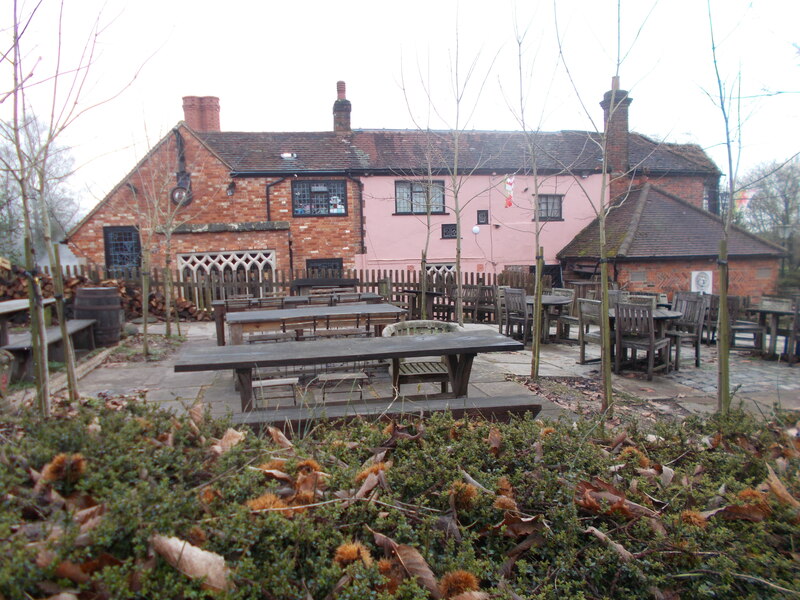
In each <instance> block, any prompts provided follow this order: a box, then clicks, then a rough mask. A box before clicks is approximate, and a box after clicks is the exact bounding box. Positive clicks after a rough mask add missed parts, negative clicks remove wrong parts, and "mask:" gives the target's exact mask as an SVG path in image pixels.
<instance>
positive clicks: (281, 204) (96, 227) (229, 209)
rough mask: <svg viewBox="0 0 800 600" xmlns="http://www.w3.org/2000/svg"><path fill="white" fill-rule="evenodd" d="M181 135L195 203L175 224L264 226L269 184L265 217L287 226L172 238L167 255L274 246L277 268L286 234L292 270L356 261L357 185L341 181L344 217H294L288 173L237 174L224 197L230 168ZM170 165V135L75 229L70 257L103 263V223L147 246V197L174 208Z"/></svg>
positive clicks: (284, 255)
mask: <svg viewBox="0 0 800 600" xmlns="http://www.w3.org/2000/svg"><path fill="white" fill-rule="evenodd" d="M182 135H183V138H184V141H185V156H186V170H187V171H188V172H189V173H191V182H192V192H193V200H192V202H191V203H189V204H188V205H186V206H184V207H182V208H180V209H179V210H178V211H177V213H175V223H176V224H189V225H201V224H210V223H226V224H233V223H253V222H260V223H263V222H265V221H267V220H268V218H267V215H268V209H267V200H266V198H267V185H268V184H275V185H273V186H272V187H271V188H270V191H269V204H270V206H269V220H270V221H273V222H274V221H284V222H288V223H289V230H286V229H282V230H277V231H252V232H234V231H229V232H223V233H192V234H181V235H176V236H174V239H173V246H174V251H173V259H174V255H175V254H178V253H186V252H216V251H232V250H264V249H270V250H275V251H276V258H277V262H278V265H277V267H278V268H281V269H288V268H289V266H290V265H289V252H290V250H289V241H290V239H291V243H292V244H291V248H292V253H293V261H292V262H293V265H292V266H294V268H305V264H306V263H305V261H306V260H307V259H323V258H324V259H329V258H341V259H342V261H343V265H344V267H345V268H353V267H354V266H355V258H354V257H355V254H356V253H359V252H360V251H361V229H360V221H361V198H360V190H359V186H358V184H357V183H356V182H353V181H351V180H346V181H347V215H344V216H330V217H303V218H293V217H292V201H291V195H292V178H286V179H284V180H283V181H281V180H280V178H277V177H274V178H266V177H257V178H247V179H245V178H237V179H236V181H235V183H236V189H235V192H234V194H233V196H228V195H227V193H226V189H227V187H228V184H229V183H230V182H231V178H230V175H229V172H230V169H229V168H228V167H227V166H226V165H225V164H223V163H222V162H220V161H219V160H218V159H217V158H216V157H215V156H214V155H212V154H211V153H209V152H208V151H207V150H206V149H205V147H204V146H202V145H201V144H200V143H199V142H198V141H197V140H196V138H194V137H193V136H192V135H191V134H190V133H188V131H186V130H185V129H182ZM176 165H177V156H176V148H175V138H174V136H173V135H172V134H171V133H170V134H169V135H167V136H166V137H165V138H164V139H163V140H162V141H161V142H159V144H158V145H157V146H156V147H155V148H154V149H153V150H152V151H151V152H150V154H149V155H148V157H147V158H146V159H145V160H144V161H143V162H142V163H140V165H139V166H138V167H137V168H135V169H134V170H133V171H132V172H131V173H129V174H128V176H127V177H126V178H125V179H123V180H122V181H121V182H120V184H119V185H118V186H117V188H115V189H114V190H113V191H112V192H111V193H110V194H109V196H108V197H107V198H106V199H105V200H104V201H103V202H101V203H100V204H99V205H98V207H97V208H95V209H94V210H93V211H92V212H91V213H90V214H89V215H88V217H87V218H86V219H84V221H83V222H82V223H81V224H79V226H78V227H77V228H76V229H75V230H74V231H73V233H72V235H71V236H70V238H69V246H70V249H71V250H72V251H73V252H74V253H75V255H76V256H79V257H83V258H86V259H87V260H88V261H90V262H92V263H97V264H104V263H105V247H104V242H103V228H104V227H110V226H137V227H139V228H140V231H141V232H142V234H141V236H140V237H141V240H142V243H143V244H144V243H146V242H147V239H148V235H147V231H148V230H149V229H150V227H149V226H148V224H149V223H152V222H153V219H152V218H151V215H152V214H153V210H152V209H150V208H148V207H149V206H151V205H152V203H153V200H152V199H158V201H159V202H161V206H162V207H163V208H164V209H165V210H170V209H171V208H173V207H174V205H172V204H171V201H170V200H169V193H170V190H171V189H172V188H173V187H174V186H175V171H176V170H177V169H176ZM316 179H319V178H316ZM331 179H343V178H341V177H340V178H331ZM128 184H130V185H128ZM130 186H133V188H131V187H130ZM172 212H174V211H172ZM161 222H163V220H162V221H161ZM163 240H164V238H163V236H162V235H158V234H154V235H153V236H152V243H151V244H150V247H151V249H152V250H153V252H154V260H159V261H160V260H162V258H163V251H164V248H163Z"/></svg>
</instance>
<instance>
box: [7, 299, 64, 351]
mask: <svg viewBox="0 0 800 600" xmlns="http://www.w3.org/2000/svg"><path fill="white" fill-rule="evenodd" d="M54 302H55V298H45V299H43V300H42V304H43V305H44V306H48V305H50V304H53V303H54ZM29 307H30V303H29V301H28V300H27V299H25V300H6V301H4V302H0V347H3V346H7V345H8V343H9V337H8V320H9V319H10V318H11V316H12V315H14V314H17V313H21V312H25V311H27V310H28V308H29Z"/></svg>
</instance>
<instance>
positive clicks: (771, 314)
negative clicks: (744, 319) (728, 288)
mask: <svg viewBox="0 0 800 600" xmlns="http://www.w3.org/2000/svg"><path fill="white" fill-rule="evenodd" d="M748 312H751V313H755V314H757V315H758V324H759V325H761V326H762V327H763V328H764V329H765V330H766V331H767V333H769V348H767V350H766V352H764V356H765V357H768V358H771V357H774V356H775V352H776V350H777V345H778V326H779V322H780V318H781V317H791V316H793V315H794V310H792V309H791V308H784V307H779V306H757V307H752V308H749V309H748Z"/></svg>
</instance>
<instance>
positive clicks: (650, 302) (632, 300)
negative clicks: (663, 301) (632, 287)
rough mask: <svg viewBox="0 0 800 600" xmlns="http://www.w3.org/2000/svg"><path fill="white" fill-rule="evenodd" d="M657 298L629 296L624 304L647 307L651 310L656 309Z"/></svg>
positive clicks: (644, 295) (641, 295)
mask: <svg viewBox="0 0 800 600" xmlns="http://www.w3.org/2000/svg"><path fill="white" fill-rule="evenodd" d="M657 300H658V297H656V296H650V295H647V294H630V295H629V296H628V298H627V299H626V300H624V302H626V303H628V304H641V305H643V306H649V307H650V308H651V309H652V310H655V309H656V302H657Z"/></svg>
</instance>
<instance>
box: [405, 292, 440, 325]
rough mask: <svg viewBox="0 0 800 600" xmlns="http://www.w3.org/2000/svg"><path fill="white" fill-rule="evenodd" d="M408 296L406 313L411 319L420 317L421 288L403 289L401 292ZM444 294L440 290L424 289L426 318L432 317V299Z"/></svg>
mask: <svg viewBox="0 0 800 600" xmlns="http://www.w3.org/2000/svg"><path fill="white" fill-rule="evenodd" d="M401 293H402V294H405V295H406V296H408V297H409V303H408V314H409V316H410V317H411V318H412V319H421V318H422V302H421V301H420V298H421V297H422V290H403V291H402V292H401ZM442 296H444V294H443V293H442V292H435V291H433V290H426V291H425V315H426V316H427V318H428V319H433V301H434V300H435V299H436V298H441V297H442Z"/></svg>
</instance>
